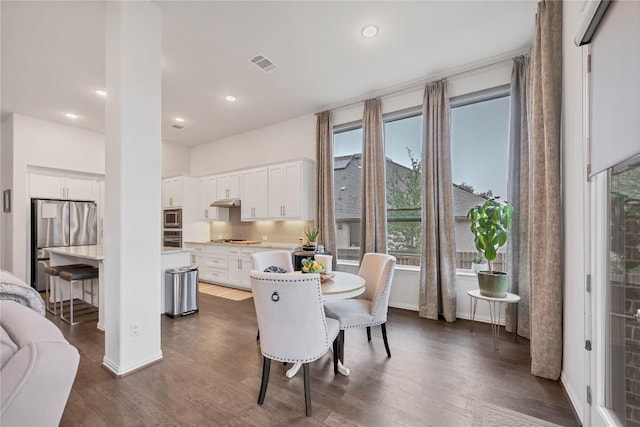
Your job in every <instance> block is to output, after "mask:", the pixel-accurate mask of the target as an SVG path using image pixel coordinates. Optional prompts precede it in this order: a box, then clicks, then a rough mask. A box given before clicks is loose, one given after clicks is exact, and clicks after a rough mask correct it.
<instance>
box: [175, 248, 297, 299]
mask: <svg viewBox="0 0 640 427" xmlns="http://www.w3.org/2000/svg"><path fill="white" fill-rule="evenodd" d="M184 247H185V248H188V249H189V250H191V263H192V265H196V266H198V271H199V277H200V280H202V281H205V282H209V283H215V284H219V285H226V286H232V287H234V288H240V289H246V290H251V281H250V279H249V273H250V272H251V270H252V267H253V263H252V261H251V255H252V254H254V253H256V252H265V251H273V250H275V249H274V248H270V247H261V246H242V245H223V244H207V243H185V244H184ZM278 250H283V248H281V247H279V248H278ZM285 250H289V251H293V248H285Z"/></svg>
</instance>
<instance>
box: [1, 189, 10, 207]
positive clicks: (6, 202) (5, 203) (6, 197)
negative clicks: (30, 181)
mask: <svg viewBox="0 0 640 427" xmlns="http://www.w3.org/2000/svg"><path fill="white" fill-rule="evenodd" d="M2 211H3V212H11V190H10V189H7V190H4V191H3V192H2Z"/></svg>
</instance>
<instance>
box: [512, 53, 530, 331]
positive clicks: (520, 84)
mask: <svg viewBox="0 0 640 427" xmlns="http://www.w3.org/2000/svg"><path fill="white" fill-rule="evenodd" d="M528 88H529V57H522V56H521V57H518V58H515V59H514V61H513V71H512V72H511V112H510V114H509V116H510V121H511V122H510V124H509V181H508V183H509V185H508V189H507V200H508V201H509V202H510V203H511V204H512V205H513V212H514V214H513V219H512V220H511V229H510V234H509V245H508V246H507V265H508V272H509V276H510V278H511V284H510V288H509V292H512V293H514V294H517V295H520V298H521V300H520V303H519V304H518V319H517V325H518V326H517V327H518V330H517V334H518V335H521V336H523V337H527V338H529V337H530V336H531V335H530V331H529V325H530V322H529V301H530V293H531V276H530V264H529V263H530V258H529V91H528ZM511 313H512V311H511V310H507V314H506V327H507V330H508V331H513V327H514V324H513V323H514V320H515V319H513V318H512V315H511Z"/></svg>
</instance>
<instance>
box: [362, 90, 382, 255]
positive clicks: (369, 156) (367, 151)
mask: <svg viewBox="0 0 640 427" xmlns="http://www.w3.org/2000/svg"><path fill="white" fill-rule="evenodd" d="M384 163H385V157H384V136H383V127H382V106H381V104H380V100H379V99H369V100H367V101H365V103H364V115H363V117H362V216H361V221H362V222H361V224H360V259H362V257H363V256H364V254H365V253H368V252H380V253H386V252H387V206H386V197H385V192H386V191H385V190H386V180H385V171H384V170H385V167H384V166H385V164H384Z"/></svg>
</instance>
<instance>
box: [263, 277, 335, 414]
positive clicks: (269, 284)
mask: <svg viewBox="0 0 640 427" xmlns="http://www.w3.org/2000/svg"><path fill="white" fill-rule="evenodd" d="M250 278H251V288H252V290H253V302H254V304H255V307H256V315H257V317H258V326H259V328H260V333H261V337H260V350H261V351H262V356H263V364H262V383H261V385H260V394H259V395H258V405H262V404H263V403H264V398H265V395H266V394H267V385H268V383H269V370H270V368H271V360H278V361H281V362H291V363H302V364H303V372H304V396H305V407H306V414H307V416H310V415H311V392H310V389H309V382H310V378H309V363H310V362H313V361H314V360H317V359H319V358H320V357H322V356H323V355H324V354H325V353H326V352H327V351H328V350H329V346H331V345H333V353H334V358H333V371H334V374H335V373H336V372H337V370H338V365H337V363H338V360H337V358H336V354H337V348H338V347H337V346H338V344H337V341H336V338H337V336H338V331H339V324H338V321H337V320H334V319H327V318H326V317H325V314H324V307H323V305H322V288H321V287H320V276H319V275H318V274H292V273H284V274H282V273H264V272H261V271H256V270H254V271H252V272H251V273H250Z"/></svg>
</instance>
